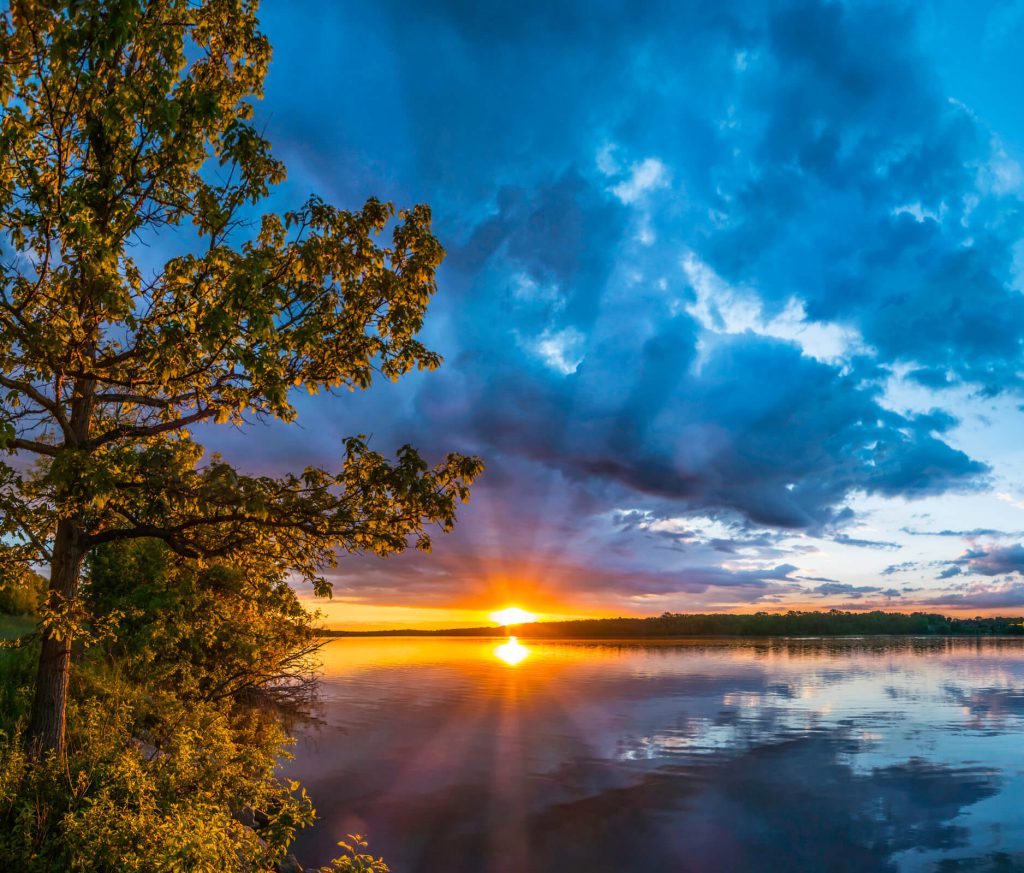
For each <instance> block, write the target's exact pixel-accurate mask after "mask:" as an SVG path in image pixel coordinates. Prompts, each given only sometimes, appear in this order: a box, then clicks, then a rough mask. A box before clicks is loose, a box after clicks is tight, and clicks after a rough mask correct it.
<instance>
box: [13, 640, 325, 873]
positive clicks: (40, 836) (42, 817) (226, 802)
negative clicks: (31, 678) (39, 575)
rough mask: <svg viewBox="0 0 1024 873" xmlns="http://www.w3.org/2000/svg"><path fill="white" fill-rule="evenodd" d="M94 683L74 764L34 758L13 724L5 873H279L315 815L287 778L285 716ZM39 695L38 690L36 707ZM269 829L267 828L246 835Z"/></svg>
mask: <svg viewBox="0 0 1024 873" xmlns="http://www.w3.org/2000/svg"><path fill="white" fill-rule="evenodd" d="M18 654H21V653H18ZM11 656H12V653H3V654H2V655H0V660H4V659H8V658H10V657H11ZM27 672H28V671H26V674H27ZM7 678H9V677H7ZM24 678H26V679H27V678H28V676H27V675H26V676H25V677H24ZM80 678H83V679H85V682H84V684H79V686H78V688H77V689H76V694H75V695H74V698H73V703H72V718H71V719H70V725H71V730H70V734H69V742H68V755H67V760H66V762H65V763H61V762H60V761H59V759H58V758H57V757H56V756H53V755H49V756H47V757H46V758H44V759H42V760H39V761H32V760H31V759H29V758H28V757H27V755H26V754H25V752H24V749H23V743H22V742H21V737H20V732H21V724H22V723H21V722H20V721H19V722H14V723H12V722H11V721H10V720H8V719H6V718H5V719H4V724H3V730H2V731H0V868H2V869H12V870H14V869H16V870H19V871H25V873H35V871H38V873H43V871H47V873H48V871H53V870H67V871H83V873H85V871H89V873H92V871H97V873H103V871H111V873H113V871H124V870H136V871H171V870H188V871H197V873H198V871H209V873H214V871H217V873H219V871H257V870H264V871H271V870H275V869H276V865H277V863H278V862H279V861H280V859H281V858H282V857H283V856H284V853H285V850H286V848H287V845H288V844H289V842H290V841H291V839H292V838H293V836H294V833H295V831H296V829H297V828H300V827H303V826H305V825H307V824H309V823H310V822H311V821H312V817H313V813H312V808H311V806H310V803H309V800H308V798H307V797H306V796H305V794H304V793H303V792H300V791H298V790H297V786H295V785H294V783H289V784H286V783H282V782H281V781H280V780H279V779H278V778H277V777H276V775H275V768H276V766H277V760H276V759H277V755H278V754H279V752H280V749H281V744H282V741H283V735H282V733H281V731H280V728H279V726H278V725H277V724H276V722H275V721H274V720H273V719H272V718H270V717H269V716H268V715H266V714H261V713H260V712H259V711H253V710H245V711H243V710H238V709H231V708H227V707H219V706H215V705H212V704H208V703H203V702H196V701H190V702H188V703H187V704H186V703H184V702H182V701H177V700H175V699H174V698H173V696H172V695H168V694H160V693H159V691H157V690H156V689H154V688H145V687H142V686H138V685H135V684H134V683H129V682H125V681H124V680H123V679H122V678H121V677H119V676H118V675H117V674H116V672H112V671H109V670H106V669H102V668H99V667H97V665H95V664H93V665H91V666H90V667H89V668H88V669H83V670H82V671H80ZM5 687H8V688H9V687H10V686H9V685H5ZM28 691H29V685H28V683H27V682H26V683H24V684H23V686H22V689H21V693H22V701H21V703H22V709H24V707H25V706H27V702H28V701H27V699H26V698H27V692H28ZM5 716H6V712H5ZM143 726H145V728H144V729H143ZM140 733H142V734H143V735H144V737H145V739H139V734H140ZM257 813H258V816H257ZM257 817H258V819H259V827H258V828H257V827H253V826H251V825H249V824H246V821H247V820H248V821H250V822H251V821H254V820H255V819H256V818H257Z"/></svg>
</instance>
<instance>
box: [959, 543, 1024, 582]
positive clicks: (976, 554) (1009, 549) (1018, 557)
mask: <svg viewBox="0 0 1024 873" xmlns="http://www.w3.org/2000/svg"><path fill="white" fill-rule="evenodd" d="M959 563H960V564H961V565H963V567H964V572H965V573H977V574H979V575H981V576H1000V575H1002V574H1004V573H1024V545H1021V544H1020V543H1017V544H1015V545H1012V546H993V547H991V548H988V549H985V548H978V549H971V550H969V551H967V552H965V553H964V555H963V557H962V558H960V560H959Z"/></svg>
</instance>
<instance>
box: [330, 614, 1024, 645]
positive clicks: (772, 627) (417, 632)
mask: <svg viewBox="0 0 1024 873" xmlns="http://www.w3.org/2000/svg"><path fill="white" fill-rule="evenodd" d="M318 635H319V636H321V637H328V638H334V637H485V638H486V637H505V636H509V635H515V636H517V637H519V638H520V639H524V640H527V639H535V640H541V639H549V640H551V639H560V640H567V639H568V640H572V639H579V640H602V639H619V640H633V639H639V640H643V639H650V640H655V639H700V638H709V637H861V636H901V637H915V636H933V637H939V636H957V637H964V636H968V637H970V636H986V637H998V636H1006V637H1014V636H1024V616H991V617H987V618H986V617H981V616H978V617H976V618H951V617H949V616H944V615H939V614H936V613H924V612H914V613H901V612H879V611H876V612H840V611H837V610H833V611H829V612H796V611H793V612H788V613H753V614H750V615H735V614H731V613H716V614H693V615H691V614H684V613H665V614H663V615H660V616H652V617H650V618H595V619H578V620H574V621H548V622H532V623H530V624H520V625H507V626H503V627H494V626H486V627H472V628H445V629H440V630H422V629H416V628H405V629H396V630H334V629H326V628H325V629H322V630H320V631H318Z"/></svg>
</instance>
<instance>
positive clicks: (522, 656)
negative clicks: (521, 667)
mask: <svg viewBox="0 0 1024 873" xmlns="http://www.w3.org/2000/svg"><path fill="white" fill-rule="evenodd" d="M494 654H495V657H497V658H500V659H501V660H502V661H504V662H505V663H506V664H508V665H509V666H510V667H515V666H516V665H517V664H520V663H522V662H523V661H525V660H526V658H527V657H528V656H529V654H530V650H529V649H528V648H526V646H524V645H523V644H522V643H520V642H519V640H517V639H516V638H515V637H509V638H508V641H507V642H504V643H502V644H501V645H500V646H498V647H497V648H495V650H494Z"/></svg>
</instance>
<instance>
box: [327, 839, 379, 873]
mask: <svg viewBox="0 0 1024 873" xmlns="http://www.w3.org/2000/svg"><path fill="white" fill-rule="evenodd" d="M348 838H349V840H350V841H351V842H348V843H346V842H340V843H338V845H339V846H340V847H341V849H342V854H341V857H339V858H335V859H334V860H333V861H331V863H330V866H328V867H321V868H320V870H319V873H389V871H390V870H391V868H390V867H388V865H387V864H385V863H384V859H383V858H374V857H373V855H369V854H366V853H365V852H363V849H366V848H369V843H367V842H366V840H365V839H363V837H362V835H361V834H349V835H348Z"/></svg>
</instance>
